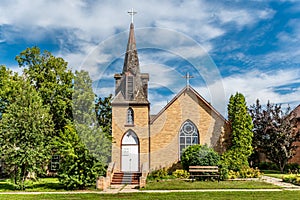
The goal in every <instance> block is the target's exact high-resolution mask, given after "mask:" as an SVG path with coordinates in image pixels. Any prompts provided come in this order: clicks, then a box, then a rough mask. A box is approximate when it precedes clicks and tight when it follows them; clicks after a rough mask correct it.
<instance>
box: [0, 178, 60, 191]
mask: <svg viewBox="0 0 300 200" xmlns="http://www.w3.org/2000/svg"><path fill="white" fill-rule="evenodd" d="M16 190H19V189H17V188H16V187H15V185H14V184H13V183H12V182H11V181H10V179H5V180H0V192H1V191H16ZM25 190H26V191H53V190H64V187H63V185H62V184H60V183H59V182H58V181H57V179H53V178H42V179H39V180H37V181H31V180H29V181H26V182H25Z"/></svg>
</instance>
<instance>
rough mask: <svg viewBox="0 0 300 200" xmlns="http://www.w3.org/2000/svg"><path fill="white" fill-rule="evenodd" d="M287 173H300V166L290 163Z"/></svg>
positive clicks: (286, 169) (287, 166) (286, 168)
mask: <svg viewBox="0 0 300 200" xmlns="http://www.w3.org/2000/svg"><path fill="white" fill-rule="evenodd" d="M284 171H285V172H287V173H293V174H297V173H299V172H300V165H299V164H298V163H288V164H287V165H286V166H285V170H284Z"/></svg>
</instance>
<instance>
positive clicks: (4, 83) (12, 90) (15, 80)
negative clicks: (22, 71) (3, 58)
mask: <svg viewBox="0 0 300 200" xmlns="http://www.w3.org/2000/svg"><path fill="white" fill-rule="evenodd" d="M19 81H20V77H19V76H18V74H17V73H13V72H12V71H11V70H9V69H7V68H6V67H5V66H3V65H2V66H0V120H1V116H2V114H3V113H5V110H6V108H7V106H8V105H9V104H10V103H12V102H14V100H15V99H16V98H17V96H18V95H19V94H18V93H17V92H16V91H18V89H19V87H20V84H19Z"/></svg>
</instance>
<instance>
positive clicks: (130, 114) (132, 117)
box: [127, 108, 134, 125]
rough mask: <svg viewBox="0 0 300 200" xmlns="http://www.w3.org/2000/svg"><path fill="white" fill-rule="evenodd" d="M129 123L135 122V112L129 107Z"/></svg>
mask: <svg viewBox="0 0 300 200" xmlns="http://www.w3.org/2000/svg"><path fill="white" fill-rule="evenodd" d="M127 124H132V125H133V124H134V113H133V110H132V108H128V110H127Z"/></svg>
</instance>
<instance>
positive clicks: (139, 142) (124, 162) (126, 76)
mask: <svg viewBox="0 0 300 200" xmlns="http://www.w3.org/2000/svg"><path fill="white" fill-rule="evenodd" d="M135 13H136V12H133V10H132V11H131V12H129V14H131V16H132V21H131V24H130V30H129V38H128V43H127V48H126V53H125V58H124V65H123V70H122V73H120V74H115V75H114V78H115V96H114V98H113V100H112V103H111V105H112V137H113V143H112V162H114V163H115V168H114V170H115V171H122V172H140V171H141V170H142V168H144V169H147V170H148V169H149V164H150V163H149V146H150V143H149V140H150V133H149V131H150V128H149V109H150V108H149V105H150V104H149V101H148V81H149V74H147V73H141V72H140V66H139V58H138V53H137V48H136V41H135V35H134V25H133V15H134V14H135Z"/></svg>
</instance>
